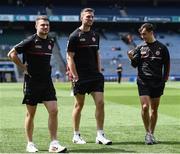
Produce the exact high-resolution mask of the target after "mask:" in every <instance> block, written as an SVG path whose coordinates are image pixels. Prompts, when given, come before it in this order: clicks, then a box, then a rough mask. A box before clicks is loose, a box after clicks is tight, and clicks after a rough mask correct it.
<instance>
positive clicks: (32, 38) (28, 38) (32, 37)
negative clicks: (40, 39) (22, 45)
mask: <svg viewBox="0 0 180 154" xmlns="http://www.w3.org/2000/svg"><path fill="white" fill-rule="evenodd" d="M35 38H36V34H33V35H30V36H28V37H27V38H26V39H25V41H27V42H31V41H33V40H35Z"/></svg>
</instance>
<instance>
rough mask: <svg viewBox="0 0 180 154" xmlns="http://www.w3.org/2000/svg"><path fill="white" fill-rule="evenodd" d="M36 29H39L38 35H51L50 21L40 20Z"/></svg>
mask: <svg viewBox="0 0 180 154" xmlns="http://www.w3.org/2000/svg"><path fill="white" fill-rule="evenodd" d="M36 29H37V33H39V34H41V35H47V34H48V33H49V29H50V26H49V21H47V20H43V19H41V20H38V21H37V22H36Z"/></svg>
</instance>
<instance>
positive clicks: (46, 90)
mask: <svg viewBox="0 0 180 154" xmlns="http://www.w3.org/2000/svg"><path fill="white" fill-rule="evenodd" d="M42 88H43V93H42V96H41V99H42V101H57V97H56V90H55V88H54V85H53V82H52V80H50V81H48V82H47V83H44V84H43V85H42Z"/></svg>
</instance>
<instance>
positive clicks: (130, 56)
mask: <svg viewBox="0 0 180 154" xmlns="http://www.w3.org/2000/svg"><path fill="white" fill-rule="evenodd" d="M127 55H128V57H129V59H130V60H132V59H133V57H134V51H133V50H130V51H128V52H127Z"/></svg>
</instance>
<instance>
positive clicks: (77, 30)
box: [69, 28, 81, 38]
mask: <svg viewBox="0 0 180 154" xmlns="http://www.w3.org/2000/svg"><path fill="white" fill-rule="evenodd" d="M80 33H81V31H80V29H78V28H77V29H76V30H74V31H73V32H72V33H71V34H70V35H69V38H75V37H79V35H80Z"/></svg>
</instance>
